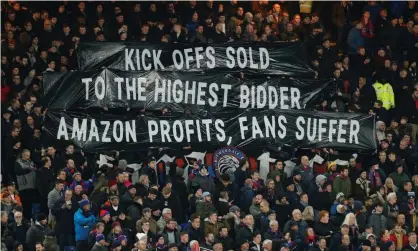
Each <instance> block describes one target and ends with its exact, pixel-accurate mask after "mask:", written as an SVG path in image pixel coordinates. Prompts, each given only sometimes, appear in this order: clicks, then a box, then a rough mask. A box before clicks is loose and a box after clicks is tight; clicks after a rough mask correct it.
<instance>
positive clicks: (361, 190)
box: [354, 178, 370, 201]
mask: <svg viewBox="0 0 418 251" xmlns="http://www.w3.org/2000/svg"><path fill="white" fill-rule="evenodd" d="M354 195H355V196H356V198H357V199H358V200H361V201H363V199H364V198H365V197H368V196H369V195H370V181H368V180H363V179H361V178H358V179H357V180H356V183H355V184H354Z"/></svg>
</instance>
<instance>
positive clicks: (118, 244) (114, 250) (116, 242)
mask: <svg viewBox="0 0 418 251" xmlns="http://www.w3.org/2000/svg"><path fill="white" fill-rule="evenodd" d="M121 246H122V243H121V241H120V240H117V239H116V240H114V241H113V242H112V248H111V250H112V251H119V250H120V249H119V248H121Z"/></svg>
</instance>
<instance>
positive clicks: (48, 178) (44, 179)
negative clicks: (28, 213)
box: [36, 167, 56, 198]
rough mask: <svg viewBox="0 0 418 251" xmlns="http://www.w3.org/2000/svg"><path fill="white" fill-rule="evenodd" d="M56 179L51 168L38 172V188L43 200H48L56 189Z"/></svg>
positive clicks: (43, 168) (44, 168)
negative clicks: (51, 192) (50, 193)
mask: <svg viewBox="0 0 418 251" xmlns="http://www.w3.org/2000/svg"><path fill="white" fill-rule="evenodd" d="M55 179H56V177H54V175H53V173H52V170H51V169H49V168H46V167H42V168H40V169H38V170H37V171H36V188H37V189H38V192H39V195H40V196H41V198H47V196H48V193H49V192H50V191H51V190H52V189H53V188H54V187H55V183H54V182H55Z"/></svg>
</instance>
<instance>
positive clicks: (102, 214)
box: [99, 209, 110, 219]
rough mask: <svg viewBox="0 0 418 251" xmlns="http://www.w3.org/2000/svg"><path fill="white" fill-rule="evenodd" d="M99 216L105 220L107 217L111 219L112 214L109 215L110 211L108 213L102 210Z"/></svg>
mask: <svg viewBox="0 0 418 251" xmlns="http://www.w3.org/2000/svg"><path fill="white" fill-rule="evenodd" d="M99 216H100V218H102V219H103V218H105V217H106V216H109V217H110V213H109V211H107V210H104V209H102V210H100V212H99Z"/></svg>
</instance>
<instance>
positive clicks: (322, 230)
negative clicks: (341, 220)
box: [313, 222, 333, 239]
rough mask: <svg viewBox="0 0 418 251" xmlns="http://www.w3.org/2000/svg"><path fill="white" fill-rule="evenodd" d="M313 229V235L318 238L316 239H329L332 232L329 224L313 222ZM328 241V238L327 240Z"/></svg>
mask: <svg viewBox="0 0 418 251" xmlns="http://www.w3.org/2000/svg"><path fill="white" fill-rule="evenodd" d="M313 229H314V230H315V234H316V235H317V236H318V238H321V237H326V236H329V237H331V232H332V230H333V228H332V225H331V224H329V223H328V224H325V223H322V222H315V223H314V226H313ZM327 239H329V238H327Z"/></svg>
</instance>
